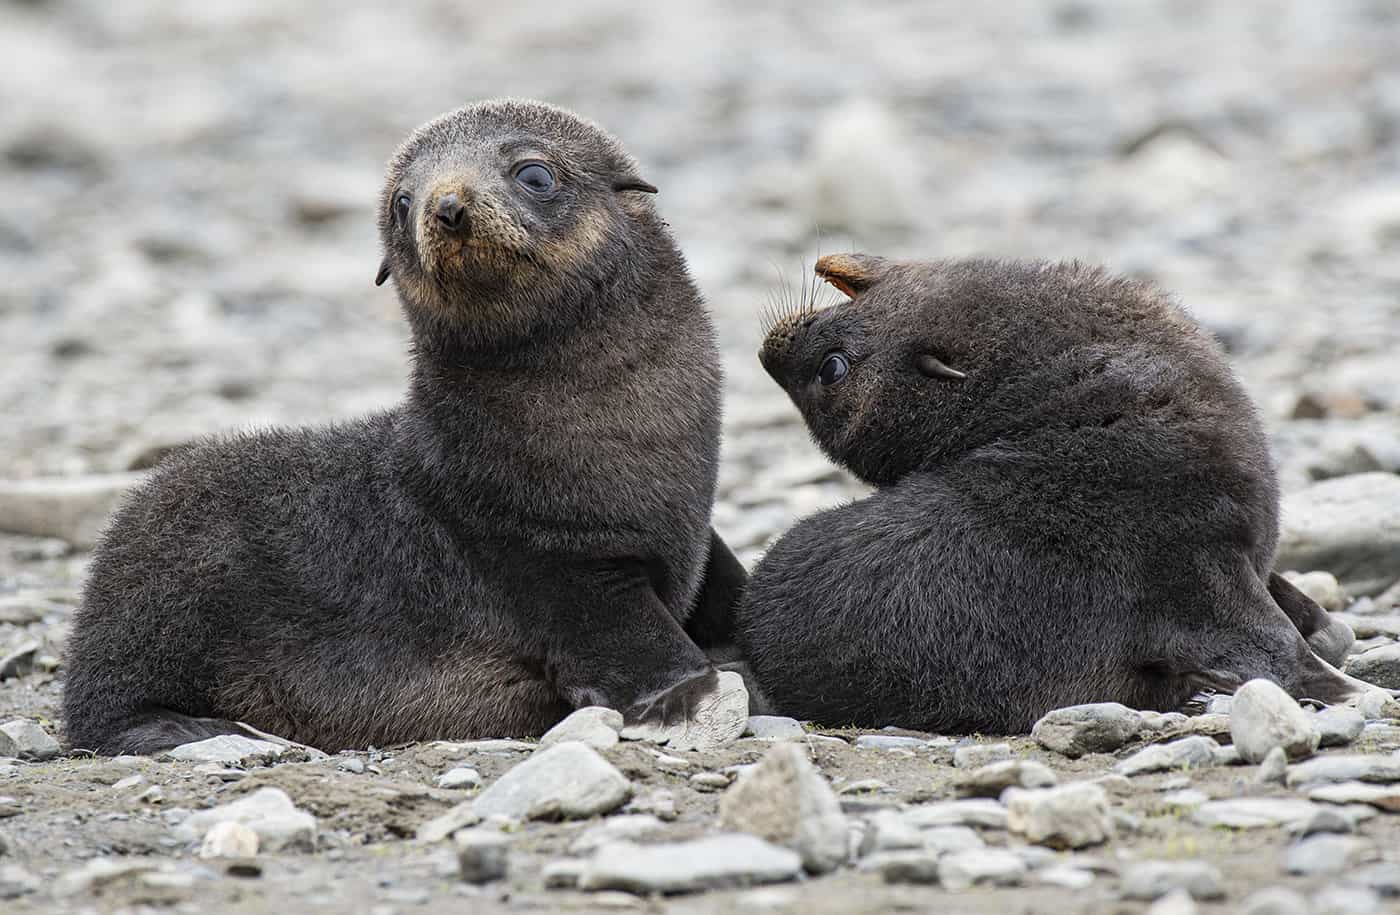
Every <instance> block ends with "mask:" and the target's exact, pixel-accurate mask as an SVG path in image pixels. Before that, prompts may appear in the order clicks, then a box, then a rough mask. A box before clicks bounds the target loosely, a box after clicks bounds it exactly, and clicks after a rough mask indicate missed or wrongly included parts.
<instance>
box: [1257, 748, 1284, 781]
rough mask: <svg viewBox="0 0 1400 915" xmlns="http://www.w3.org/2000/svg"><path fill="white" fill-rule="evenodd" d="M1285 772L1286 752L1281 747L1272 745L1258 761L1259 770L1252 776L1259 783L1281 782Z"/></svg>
mask: <svg viewBox="0 0 1400 915" xmlns="http://www.w3.org/2000/svg"><path fill="white" fill-rule="evenodd" d="M1287 773H1288V754H1287V753H1285V752H1284V749H1283V747H1274V748H1273V749H1272V750H1270V751H1269V752H1268V753H1267V754H1265V756H1264V759H1263V761H1261V762H1260V763H1259V771H1258V772H1256V773H1255V775H1254V778H1255V781H1258V782H1259V783H1261V784H1271V783H1274V782H1279V783H1282V781H1283V777H1284V776H1285V775H1286V774H1287Z"/></svg>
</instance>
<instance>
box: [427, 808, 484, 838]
mask: <svg viewBox="0 0 1400 915" xmlns="http://www.w3.org/2000/svg"><path fill="white" fill-rule="evenodd" d="M480 822H481V815H480V814H478V813H477V812H476V810H475V809H474V808H473V804H472V802H471V801H463V802H462V803H460V804H457V805H455V806H453V807H451V808H450V809H449V810H448V811H447V812H446V813H443V814H441V815H440V816H436V817H433V818H432V819H431V820H428V821H427V822H426V823H423V824H422V825H420V826H419V827H418V829H417V831H416V832H414V837H415V838H417V839H418V841H420V842H441V841H442V840H443V839H445V838H447V837H448V836H450V835H452V834H453V833H454V832H456V831H457V830H459V829H465V828H467V827H468V826H475V825H476V824H477V823H480Z"/></svg>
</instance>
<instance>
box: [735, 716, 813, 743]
mask: <svg viewBox="0 0 1400 915" xmlns="http://www.w3.org/2000/svg"><path fill="white" fill-rule="evenodd" d="M744 736H745V737H756V738H758V739H759V740H801V739H802V738H804V737H806V736H807V731H806V729H805V728H803V727H802V722H800V721H798V720H797V719H796V718H785V717H784V716H782V715H750V716H749V722H748V724H746V725H745V726H744Z"/></svg>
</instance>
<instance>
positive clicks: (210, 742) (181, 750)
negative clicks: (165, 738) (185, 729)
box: [165, 734, 287, 766]
mask: <svg viewBox="0 0 1400 915" xmlns="http://www.w3.org/2000/svg"><path fill="white" fill-rule="evenodd" d="M286 750H287V748H286V747H284V746H282V745H281V744H276V743H272V742H271V741H268V740H255V739H254V738H252V737H244V736H243V735H242V734H220V735H219V736H218V737H210V738H208V739H206V740H196V741H194V742H193V743H184V744H181V745H180V746H178V747H175V748H174V749H173V750H168V751H166V754H165V755H166V756H168V757H169V758H171V759H177V760H180V761H181V762H196V763H217V764H219V765H222V766H256V765H265V764H268V763H271V762H272V761H273V760H275V759H277V758H278V757H279V756H281V755H282V754H283V753H285V752H286Z"/></svg>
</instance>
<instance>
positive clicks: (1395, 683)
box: [1346, 644, 1400, 689]
mask: <svg viewBox="0 0 1400 915" xmlns="http://www.w3.org/2000/svg"><path fill="white" fill-rule="evenodd" d="M1346 672H1347V673H1349V674H1351V675H1352V676H1353V677H1356V678H1357V679H1358V680H1365V681H1366V682H1367V683H1373V684H1375V685H1376V686H1380V687H1383V688H1385V689H1400V644H1391V645H1382V646H1381V647H1379V648H1372V649H1371V650H1370V651H1363V652H1362V653H1361V654H1358V655H1352V656H1351V657H1350V658H1348V659H1347V663H1346Z"/></svg>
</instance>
